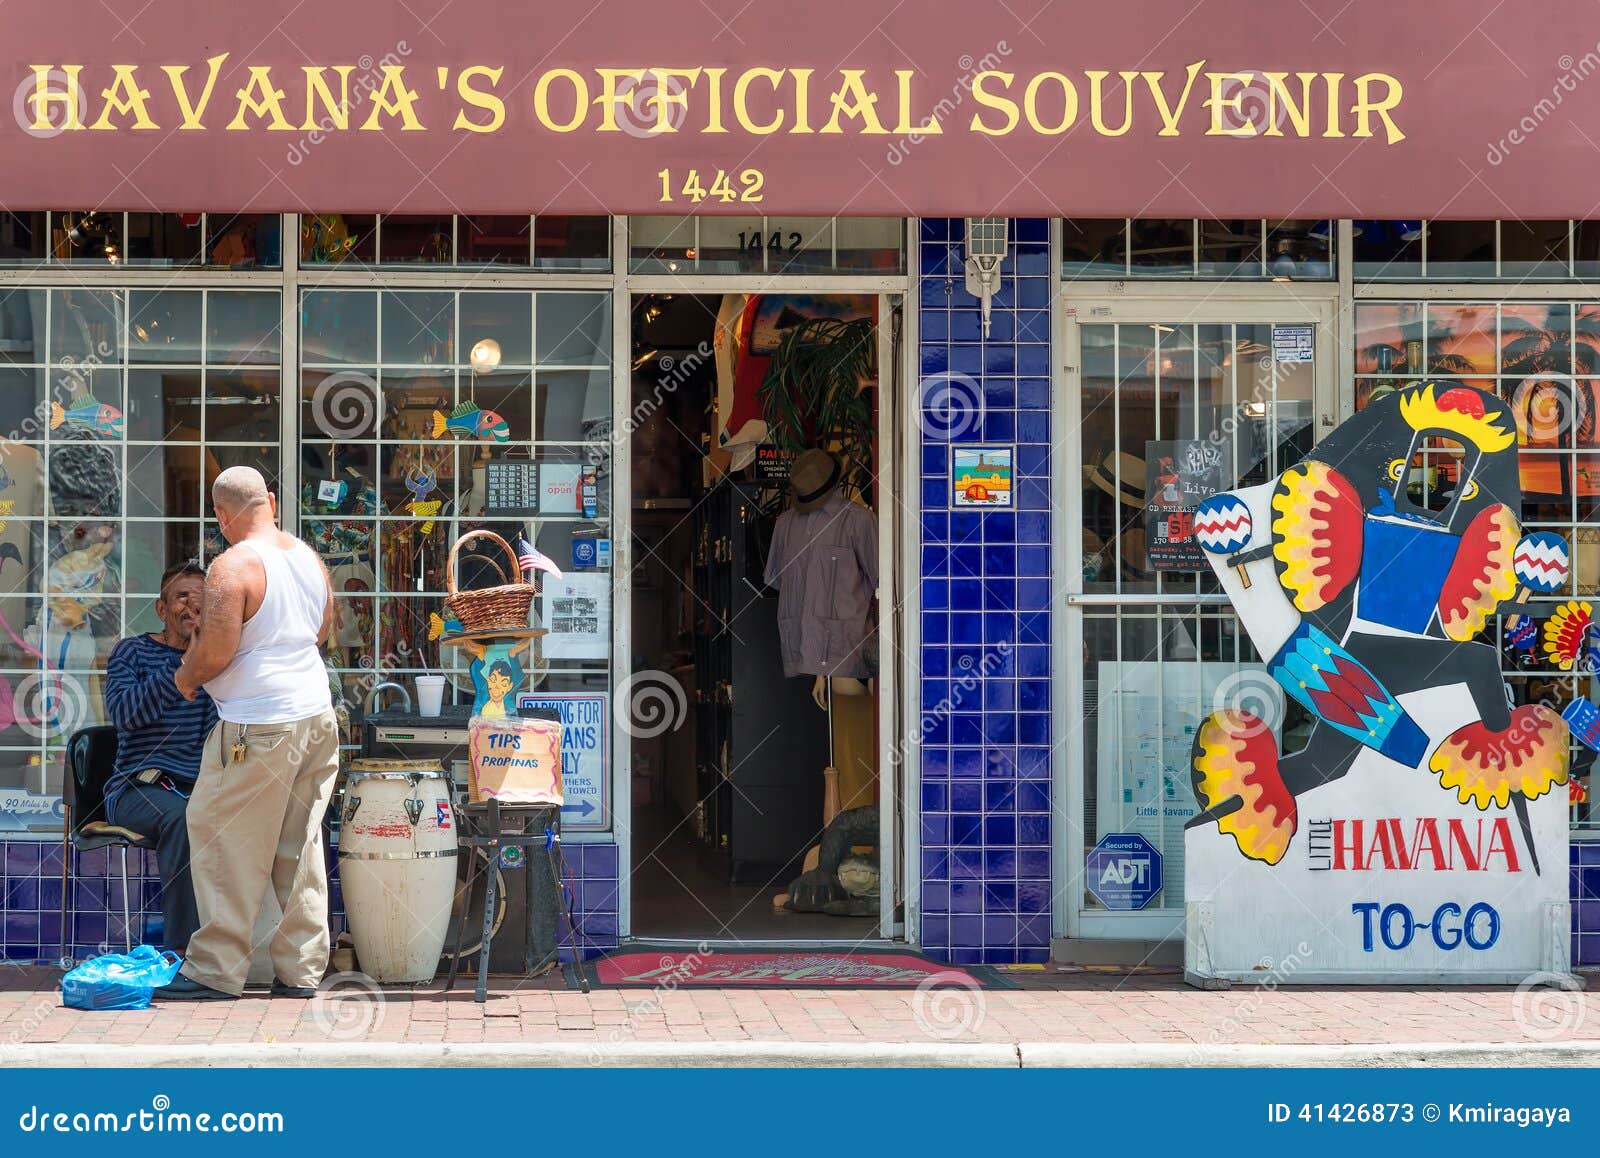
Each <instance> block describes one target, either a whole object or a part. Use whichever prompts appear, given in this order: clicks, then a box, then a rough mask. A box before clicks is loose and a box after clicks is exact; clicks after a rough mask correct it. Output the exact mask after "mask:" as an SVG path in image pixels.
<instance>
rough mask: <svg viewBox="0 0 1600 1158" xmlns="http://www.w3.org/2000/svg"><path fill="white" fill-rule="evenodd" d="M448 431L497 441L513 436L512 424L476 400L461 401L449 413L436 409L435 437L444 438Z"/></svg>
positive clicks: (503, 440)
mask: <svg viewBox="0 0 1600 1158" xmlns="http://www.w3.org/2000/svg"><path fill="white" fill-rule="evenodd" d="M447 431H450V432H454V433H456V434H464V435H466V436H467V437H469V438H478V439H491V438H492V439H493V440H494V441H495V442H506V441H509V440H510V438H511V424H510V423H508V422H507V421H506V420H505V419H504V418H501V417H500V416H499V415H498V414H496V413H495V412H494V411H493V410H484V409H481V408H480V407H479V406H478V404H477V403H476V402H459V403H457V404H456V408H455V409H454V410H452V411H451V412H450V413H449V414H444V413H442V412H440V411H438V410H435V411H434V412H433V437H435V438H443V437H444V436H445V433H446V432H447Z"/></svg>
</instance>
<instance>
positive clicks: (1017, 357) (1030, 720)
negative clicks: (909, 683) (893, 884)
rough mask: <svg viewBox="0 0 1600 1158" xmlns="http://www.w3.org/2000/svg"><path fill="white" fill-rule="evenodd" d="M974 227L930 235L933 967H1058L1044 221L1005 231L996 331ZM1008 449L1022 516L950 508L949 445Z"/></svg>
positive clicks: (927, 675)
mask: <svg viewBox="0 0 1600 1158" xmlns="http://www.w3.org/2000/svg"><path fill="white" fill-rule="evenodd" d="M964 232H965V226H964V222H963V221H962V220H961V219H959V218H955V219H944V218H939V219H929V220H925V221H923V222H922V225H921V237H920V239H919V243H918V249H919V254H918V258H919V262H920V264H919V266H918V270H919V275H920V277H919V307H918V309H919V323H920V327H919V328H920V331H921V349H920V356H921V370H922V384H921V387H920V389H919V392H918V416H917V417H918V419H919V422H918V425H919V427H920V428H921V431H922V478H921V492H922V512H923V513H922V551H921V572H920V578H921V584H922V623H921V629H922V632H921V634H922V644H921V654H920V657H919V659H920V679H921V685H922V686H921V701H922V705H923V720H922V732H923V736H924V741H923V749H922V767H921V776H922V800H921V806H922V815H921V820H920V831H921V836H922V865H921V873H922V925H921V940H922V947H923V949H924V950H925V951H926V952H927V953H928V954H929V956H932V957H935V958H938V959H941V960H945V961H949V962H953V963H956V964H1010V963H1021V962H1040V961H1044V960H1045V959H1047V958H1048V956H1049V953H1050V904H1051V894H1052V890H1051V886H1050V766H1051V752H1050V738H1051V735H1050V679H1051V656H1050V627H1051V624H1050V615H1051V588H1050V530H1051V528H1050V427H1051V413H1050V400H1051V388H1050V380H1051V379H1050V366H1051V358H1050V244H1049V222H1048V221H1046V220H1045V219H1043V218H1024V219H1019V220H1014V221H1012V222H1011V223H1010V238H1011V247H1010V255H1009V257H1008V258H1007V260H1006V262H1005V263H1004V265H1003V266H1002V267H1001V283H1000V289H999V292H998V293H997V294H996V295H995V297H994V299H993V305H992V311H991V319H990V328H989V335H988V337H987V338H985V337H984V335H983V315H982V310H981V306H980V303H979V302H978V300H977V299H976V298H974V297H972V296H971V295H970V294H968V293H967V291H966V287H965V283H964V277H963V274H962V269H963V262H964V259H965V252H964V247H963V238H964ZM963 443H968V444H971V443H996V444H1004V445H1014V446H1015V447H1016V457H1015V462H1014V469H1015V474H1014V479H1013V496H1012V498H1013V506H1012V507H1011V509H1009V510H1005V509H978V510H973V509H970V508H952V506H951V501H950V496H949V491H950V482H949V477H950V476H949V464H950V447H951V446H952V444H954V445H960V444H963Z"/></svg>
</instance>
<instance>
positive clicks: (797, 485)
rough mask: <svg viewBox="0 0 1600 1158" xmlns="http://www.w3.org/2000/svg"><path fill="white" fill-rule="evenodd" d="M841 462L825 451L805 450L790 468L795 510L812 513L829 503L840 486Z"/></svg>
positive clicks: (790, 489) (790, 482)
mask: <svg viewBox="0 0 1600 1158" xmlns="http://www.w3.org/2000/svg"><path fill="white" fill-rule="evenodd" d="M839 474H840V467H839V460H838V459H837V458H835V457H834V456H833V455H831V454H829V453H828V452H827V451H825V450H819V449H816V448H814V447H813V448H812V449H811V450H803V451H801V452H800V456H799V457H798V458H796V459H795V460H794V465H793V466H792V467H790V468H789V491H790V493H791V494H792V495H793V496H794V509H795V510H797V511H810V510H815V509H816V508H817V507H820V506H821V505H822V504H823V503H824V502H826V501H827V499H828V496H829V495H830V494H832V493H833V489H834V488H835V487H837V486H838V485H839Z"/></svg>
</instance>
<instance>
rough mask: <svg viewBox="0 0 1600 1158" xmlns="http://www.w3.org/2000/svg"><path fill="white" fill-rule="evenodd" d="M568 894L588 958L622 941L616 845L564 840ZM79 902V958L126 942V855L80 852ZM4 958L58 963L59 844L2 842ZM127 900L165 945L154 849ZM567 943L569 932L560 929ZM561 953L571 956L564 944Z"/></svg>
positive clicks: (72, 932)
mask: <svg viewBox="0 0 1600 1158" xmlns="http://www.w3.org/2000/svg"><path fill="white" fill-rule="evenodd" d="M562 849H563V852H564V854H565V859H566V877H567V885H566V894H567V897H568V898H569V900H570V902H571V906H572V912H573V917H574V921H575V924H576V926H577V933H578V939H579V943H580V945H582V947H583V949H584V955H585V956H589V957H592V956H596V955H598V954H599V953H601V952H603V951H604V950H606V949H612V948H615V947H616V945H617V918H618V906H617V896H618V891H617V864H618V859H617V846H616V845H614V844H575V843H569V844H563V845H562ZM72 887H73V901H74V905H73V907H72V909H71V911H70V912H69V914H68V920H69V922H70V929H69V935H68V943H69V944H68V947H69V949H70V951H71V952H72V955H73V956H75V957H77V958H79V959H80V960H81V959H83V958H85V957H92V956H94V955H95V954H96V953H99V952H101V945H102V944H109V945H110V946H111V947H112V948H113V949H117V950H120V949H121V947H122V872H121V858H120V855H119V854H118V853H116V852H114V851H113V850H109V849H96V850H95V851H93V852H86V853H83V854H81V855H80V856H78V857H77V861H76V864H75V865H74V872H73V878H72ZM0 899H3V905H0V961H30V962H33V961H38V962H53V961H55V960H56V959H57V957H58V956H59V955H60V952H61V845H60V842H59V841H55V842H46V841H27V840H17V841H4V842H0ZM128 901H129V909H130V911H131V914H132V921H131V922H130V923H131V924H132V926H133V930H134V942H135V944H137V943H139V942H141V941H143V942H145V943H148V944H152V945H159V944H160V943H161V932H162V929H161V877H160V874H159V872H158V871H157V869H156V861H155V854H154V853H150V852H146V851H144V850H141V849H131V850H129V852H128ZM328 903H329V923H330V925H331V927H332V932H333V934H334V936H335V937H337V936H338V935H339V934H340V933H341V932H343V931H344V930H345V917H344V897H343V893H342V892H341V890H340V886H339V864H338V856H337V854H336V853H334V854H330V856H329V865H328ZM561 937H562V941H563V943H564V944H565V942H566V940H567V934H566V932H565V929H563V930H562V932H561ZM562 956H563V958H564V959H565V958H570V956H571V954H570V953H569V952H567V950H566V949H565V948H563V951H562Z"/></svg>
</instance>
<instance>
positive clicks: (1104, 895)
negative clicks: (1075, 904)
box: [1085, 832, 1162, 911]
mask: <svg viewBox="0 0 1600 1158" xmlns="http://www.w3.org/2000/svg"><path fill="white" fill-rule="evenodd" d="M1085 871H1086V874H1087V876H1088V882H1089V891H1090V892H1091V893H1093V894H1094V897H1095V899H1096V900H1098V901H1099V902H1100V903H1101V904H1102V905H1104V906H1105V907H1106V908H1108V909H1119V910H1124V911H1126V910H1131V909H1142V908H1144V907H1145V906H1147V905H1148V904H1149V903H1150V902H1151V901H1153V900H1155V899H1156V894H1157V893H1159V892H1160V891H1161V883H1162V882H1161V850H1160V849H1158V848H1156V846H1155V845H1153V844H1151V843H1150V842H1149V841H1148V840H1146V839H1145V838H1144V837H1143V836H1141V835H1139V834H1138V833H1137V832H1113V833H1110V834H1109V835H1107V836H1104V837H1102V838H1101V840H1100V843H1099V844H1097V845H1095V846H1094V848H1093V849H1091V850H1090V852H1089V859H1088V862H1087V864H1086V866H1085Z"/></svg>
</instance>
